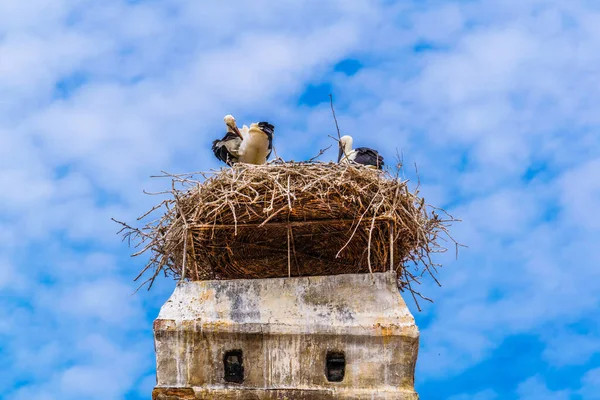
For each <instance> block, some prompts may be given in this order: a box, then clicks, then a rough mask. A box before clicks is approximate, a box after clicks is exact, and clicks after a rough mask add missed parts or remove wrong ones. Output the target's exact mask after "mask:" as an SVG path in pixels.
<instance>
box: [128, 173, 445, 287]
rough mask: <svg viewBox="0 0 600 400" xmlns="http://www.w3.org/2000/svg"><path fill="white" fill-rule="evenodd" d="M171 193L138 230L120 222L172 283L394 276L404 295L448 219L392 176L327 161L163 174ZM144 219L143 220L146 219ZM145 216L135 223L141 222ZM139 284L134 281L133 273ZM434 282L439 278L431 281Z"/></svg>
mask: <svg viewBox="0 0 600 400" xmlns="http://www.w3.org/2000/svg"><path fill="white" fill-rule="evenodd" d="M167 176H169V177H171V178H172V179H173V185H172V190H171V191H169V192H168V193H170V194H171V195H172V197H170V198H169V199H167V200H164V201H163V202H162V203H161V204H160V205H159V206H157V207H154V208H153V209H152V210H151V212H153V211H155V210H157V209H161V208H163V206H164V209H166V212H165V213H164V214H161V216H160V217H159V218H158V219H156V220H154V221H152V222H150V223H148V224H147V225H145V226H144V227H142V228H132V227H130V226H129V225H126V224H123V225H124V226H125V228H124V230H125V235H126V237H128V238H132V237H133V238H134V239H137V240H138V241H139V243H137V245H141V246H142V249H141V250H140V251H139V252H138V253H136V254H135V255H138V254H142V253H144V252H146V251H148V250H150V251H151V258H150V261H149V262H148V264H147V265H146V268H145V269H144V271H142V273H140V276H141V275H143V273H144V272H145V271H147V270H153V274H152V276H151V277H150V278H149V279H148V281H149V282H150V285H151V284H152V282H153V281H154V279H155V278H156V276H157V275H158V274H159V273H160V272H161V271H162V272H164V273H165V274H166V275H172V276H174V277H175V278H177V279H189V280H205V279H236V278H271V277H289V276H309V275H335V274H350V273H369V272H384V271H388V270H395V271H396V272H397V274H398V277H399V278H398V283H399V287H400V288H401V289H406V288H407V289H409V290H410V291H411V292H412V293H413V295H414V294H415V293H416V294H418V293H417V292H416V291H414V289H413V286H411V285H412V284H413V283H414V282H417V281H418V279H419V278H420V277H421V276H423V274H429V275H430V276H431V277H433V278H434V279H435V272H436V266H437V265H436V264H434V263H433V261H432V260H431V258H430V256H431V254H432V253H435V252H443V251H445V250H446V249H445V248H444V247H442V246H440V244H439V242H438V241H439V239H444V238H443V237H442V236H445V237H449V236H448V232H447V227H448V225H449V224H450V223H451V222H452V221H454V219H453V218H452V217H451V216H449V215H447V214H445V213H443V214H444V218H441V217H440V215H439V214H438V213H437V212H436V210H438V209H435V208H433V207H430V206H427V205H426V204H425V201H424V199H422V198H420V197H419V196H418V189H416V190H415V191H414V192H411V191H410V190H409V189H408V187H407V181H406V180H402V179H399V177H398V174H396V175H395V176H394V175H392V174H391V173H389V172H382V171H377V170H372V169H369V168H365V167H363V166H352V165H338V164H331V163H328V164H326V163H284V164H281V163H280V164H268V165H261V166H254V165H238V166H235V167H234V168H226V169H223V170H220V171H218V172H216V173H211V174H200V175H199V176H196V175H187V176H184V175H177V176H176V175H167ZM151 212H149V213H147V214H145V215H144V216H143V218H145V217H147V215H148V214H150V213H151ZM141 218H142V217H141ZM138 278H139V276H138ZM436 282H437V280H436Z"/></svg>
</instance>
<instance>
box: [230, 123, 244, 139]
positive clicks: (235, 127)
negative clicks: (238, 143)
mask: <svg viewBox="0 0 600 400" xmlns="http://www.w3.org/2000/svg"><path fill="white" fill-rule="evenodd" d="M231 129H233V132H234V133H235V134H236V135H238V137H239V138H240V139H242V140H244V137H243V136H242V134H241V133H240V130H239V129H238V127H237V126H236V125H235V124H234V125H233V126H232V127H231Z"/></svg>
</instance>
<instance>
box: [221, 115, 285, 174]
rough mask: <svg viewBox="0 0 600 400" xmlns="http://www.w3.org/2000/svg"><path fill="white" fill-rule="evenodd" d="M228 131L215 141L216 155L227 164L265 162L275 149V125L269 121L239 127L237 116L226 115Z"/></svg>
mask: <svg viewBox="0 0 600 400" xmlns="http://www.w3.org/2000/svg"><path fill="white" fill-rule="evenodd" d="M224 121H225V125H227V133H226V134H225V137H223V139H221V140H215V141H214V142H213V146H212V150H213V153H215V157H217V158H218V159H219V160H221V161H223V162H224V163H226V164H227V165H233V164H235V163H237V162H241V163H247V164H265V163H266V162H267V159H268V158H269V156H270V155H271V151H272V149H273V132H274V130H275V127H274V126H273V125H271V124H269V123H268V122H258V123H253V124H250V128H248V127H247V126H246V125H244V126H243V127H242V129H241V130H240V129H238V127H237V125H236V123H235V118H233V116H232V115H226V116H225V118H224Z"/></svg>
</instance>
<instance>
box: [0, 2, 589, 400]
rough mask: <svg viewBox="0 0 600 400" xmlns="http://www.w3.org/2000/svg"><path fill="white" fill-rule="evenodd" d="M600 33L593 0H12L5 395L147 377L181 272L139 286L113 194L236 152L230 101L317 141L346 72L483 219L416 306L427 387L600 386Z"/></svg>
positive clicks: (3, 276)
mask: <svg viewBox="0 0 600 400" xmlns="http://www.w3.org/2000/svg"><path fill="white" fill-rule="evenodd" d="M599 49H600V5H599V4H598V3H597V2H592V1H586V0H571V1H558V0H485V1H477V0H470V1H383V0H382V1H378V0H353V1H347V0H330V1H316V0H315V1H312V0H311V1H304V2H298V1H295V0H294V1H292V0H279V1H277V2H275V1H267V0H255V1H253V2H242V1H229V2H222V1H202V2H199V1H194V0H187V1H178V0H177V1H176V0H163V1H153V0H148V1H124V0H102V1H100V0H77V1H75V0H30V1H27V2H25V1H17V0H3V1H2V2H0V94H1V96H0V185H1V187H2V190H1V191H0V204H1V207H0V301H1V303H0V304H1V305H2V306H1V307H0V365H2V366H3V368H2V373H1V374H0V393H2V395H0V397H2V398H6V399H15V400H20V399H28V400H49V399H61V400H68V399H103V400H105V399H146V398H149V393H150V391H151V388H152V386H153V384H154V353H153V351H154V349H153V342H152V332H151V328H152V320H153V319H154V318H155V317H156V315H157V312H158V308H159V307H160V305H161V304H162V303H163V302H164V301H165V300H166V298H167V297H168V295H169V294H170V292H171V291H172V289H173V287H174V283H173V282H170V281H167V280H162V281H161V282H159V284H158V285H157V286H156V287H155V288H154V289H153V290H152V291H150V292H139V293H138V294H136V295H132V292H133V291H134V290H135V288H136V287H137V286H136V284H135V283H134V282H132V278H133V277H134V276H135V274H136V273H137V271H138V270H139V269H140V268H141V267H142V264H143V262H144V260H142V259H131V258H129V256H128V254H129V249H127V248H126V246H124V245H123V244H122V243H121V242H120V239H119V237H118V236H116V235H115V230H116V226H115V225H114V224H113V223H112V222H111V221H110V217H117V218H122V219H128V220H133V218H135V217H136V216H138V215H139V214H141V213H142V212H143V211H145V210H146V209H148V208H149V206H150V205H151V203H152V202H153V201H155V199H153V198H149V197H148V196H144V195H142V189H147V190H150V191H151V190H156V189H161V188H164V187H165V186H168V182H165V181H160V180H153V179H149V176H150V175H152V174H156V173H158V172H159V171H160V170H168V171H171V172H184V171H195V170H206V169H209V168H214V167H218V166H219V165H218V164H217V162H216V160H214V159H213V157H212V155H211V153H210V151H209V147H210V142H211V141H212V140H213V139H214V138H216V137H219V136H220V135H222V133H223V122H222V118H223V116H224V115H225V114H228V113H231V114H233V115H235V116H236V117H237V119H238V121H240V122H241V123H248V122H250V121H255V120H268V121H270V122H272V123H273V124H274V125H275V126H276V147H277V151H278V153H279V155H280V156H282V157H283V158H285V159H288V160H290V159H293V160H302V159H307V158H310V157H312V156H313V155H315V154H316V153H317V152H318V149H319V148H323V147H325V146H327V145H328V144H330V143H331V139H329V138H328V136H327V135H328V134H333V133H334V132H335V131H334V125H333V122H332V119H331V114H330V110H329V105H328V97H327V95H328V93H330V92H332V93H334V96H335V99H336V108H337V113H338V119H339V122H340V125H341V128H342V131H343V133H347V134H351V135H353V136H354V138H355V142H356V144H357V145H359V146H370V147H374V148H377V149H380V150H381V152H382V153H383V155H384V157H385V158H386V160H388V161H391V160H393V158H394V155H395V151H396V150H395V149H399V150H402V152H403V154H404V160H405V163H406V165H412V164H413V163H415V162H416V163H417V164H418V167H419V175H420V178H421V182H422V188H421V190H422V192H421V193H422V194H423V195H424V196H425V197H426V199H427V200H428V202H429V203H431V204H435V205H438V206H443V207H446V208H447V209H448V210H449V211H450V212H451V213H452V214H454V215H455V216H457V217H459V218H462V219H463V221H464V222H463V223H461V224H458V225H456V226H455V227H454V230H453V233H454V236H455V237H456V238H457V239H458V240H459V241H460V242H462V243H465V244H467V245H468V246H469V248H468V249H465V250H463V251H462V252H461V254H460V256H459V259H458V260H454V257H453V255H452V254H448V255H444V256H441V257H439V258H438V261H440V262H442V263H444V265H445V266H444V268H443V270H442V273H441V278H440V279H441V281H442V283H443V287H442V288H437V287H436V286H435V285H433V284H432V283H431V282H426V283H425V285H424V286H425V287H423V291H425V292H426V293H427V294H428V295H429V296H431V297H433V298H434V299H435V301H436V302H435V304H426V305H425V306H424V310H423V311H422V312H420V313H419V312H417V311H416V309H415V308H414V307H413V308H412V310H413V312H414V314H415V318H416V320H417V323H418V324H419V326H420V329H421V349H420V354H419V363H418V368H417V389H418V391H419V392H420V394H421V397H422V398H423V399H451V400H468V399H473V400H494V399H519V400H538V399H539V400H547V399H556V400H563V399H586V400H587V399H600V352H599V350H600V323H599V322H598V321H600V308H599V307H598V306H599V303H600V279H599V278H600V268H599V264H600V263H599V261H600V255H599V254H600V253H599V252H598V251H596V250H595V249H597V247H598V242H599V241H600V217H599V216H598V209H599V208H600V132H599V125H600V112H599V111H598V110H600V74H599V73H598V65H600V51H599ZM334 153H335V152H333V151H330V152H329V153H327V154H326V156H325V157H324V159H327V158H330V159H332V158H333V157H335V154H334ZM405 173H406V176H407V177H408V178H411V179H413V180H414V177H415V176H414V171H413V170H412V169H410V168H409V169H407V170H406V172H405ZM409 303H410V302H409ZM411 307H412V305H411Z"/></svg>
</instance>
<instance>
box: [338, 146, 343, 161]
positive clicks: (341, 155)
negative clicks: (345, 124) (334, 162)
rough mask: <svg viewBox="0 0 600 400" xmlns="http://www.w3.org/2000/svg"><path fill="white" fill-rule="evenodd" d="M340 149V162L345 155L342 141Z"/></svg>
mask: <svg viewBox="0 0 600 400" xmlns="http://www.w3.org/2000/svg"><path fill="white" fill-rule="evenodd" d="M339 150H340V151H339V153H338V163H339V162H340V161H342V157H343V156H344V148H343V147H342V144H341V143H340V146H339Z"/></svg>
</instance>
